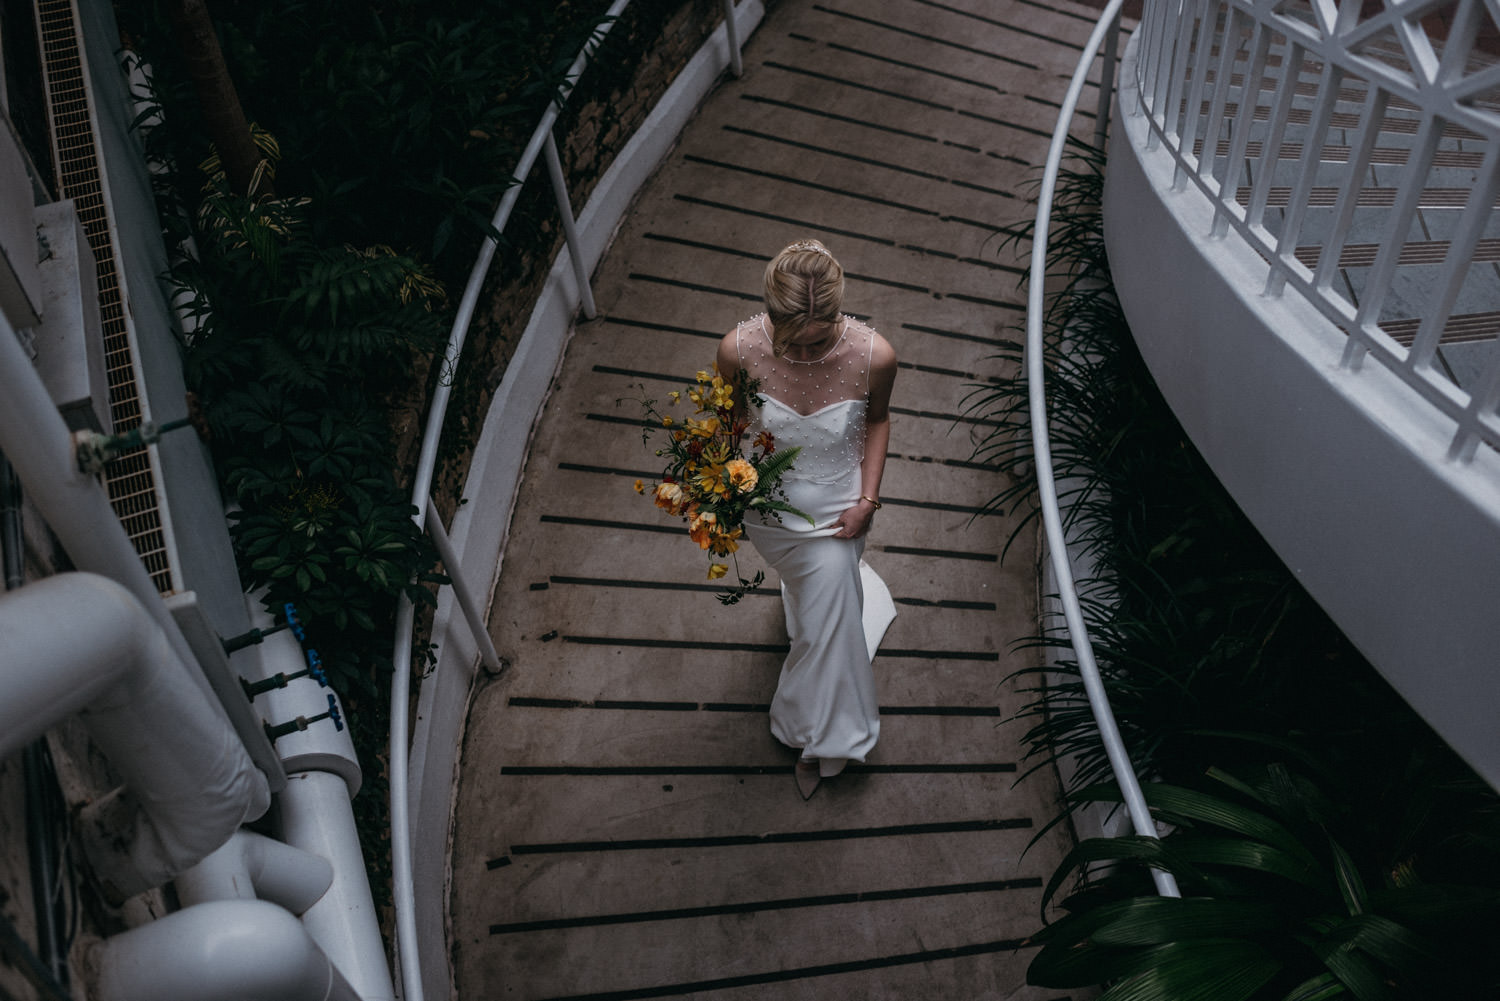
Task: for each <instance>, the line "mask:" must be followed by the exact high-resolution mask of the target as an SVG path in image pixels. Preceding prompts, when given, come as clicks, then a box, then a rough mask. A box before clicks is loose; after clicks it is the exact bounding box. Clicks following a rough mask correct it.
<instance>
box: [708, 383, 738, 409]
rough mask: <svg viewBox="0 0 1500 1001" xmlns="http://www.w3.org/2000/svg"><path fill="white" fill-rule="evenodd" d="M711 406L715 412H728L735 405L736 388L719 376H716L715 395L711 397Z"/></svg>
mask: <svg viewBox="0 0 1500 1001" xmlns="http://www.w3.org/2000/svg"><path fill="white" fill-rule="evenodd" d="M709 405H710V406H712V407H713V408H714V409H715V410H728V409H729V408H730V407H732V406H733V405H734V387H733V386H730V385H728V384H727V383H725V381H724V380H723V379H720V378H719V377H718V376H714V387H713V393H712V395H711V396H710V397H709Z"/></svg>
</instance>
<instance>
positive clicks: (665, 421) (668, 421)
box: [661, 414, 676, 428]
mask: <svg viewBox="0 0 1500 1001" xmlns="http://www.w3.org/2000/svg"><path fill="white" fill-rule="evenodd" d="M674 423H676V422H675V421H673V420H672V415H671V414H667V415H666V416H665V417H663V418H662V419H661V426H662V427H664V428H669V427H671V426H672V425H673V424H674Z"/></svg>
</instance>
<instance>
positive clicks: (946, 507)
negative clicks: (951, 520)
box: [881, 497, 1000, 518]
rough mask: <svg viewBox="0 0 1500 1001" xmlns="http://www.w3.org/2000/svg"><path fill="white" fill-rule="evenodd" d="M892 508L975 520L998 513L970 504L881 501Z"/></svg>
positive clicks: (895, 499) (890, 499)
mask: <svg viewBox="0 0 1500 1001" xmlns="http://www.w3.org/2000/svg"><path fill="white" fill-rule="evenodd" d="M881 503H882V504H889V505H891V506H893V507H915V508H921V509H922V510H923V511H954V512H957V513H958V514H970V515H974V516H975V517H977V518H992V517H994V516H996V515H998V514H999V513H1000V512H998V511H994V510H991V509H990V508H985V507H974V506H973V505H971V504H939V503H938V502H937V501H913V500H902V499H901V498H899V497H887V498H886V499H884V500H882V501H881Z"/></svg>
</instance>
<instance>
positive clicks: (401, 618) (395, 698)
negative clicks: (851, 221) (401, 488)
mask: <svg viewBox="0 0 1500 1001" xmlns="http://www.w3.org/2000/svg"><path fill="white" fill-rule="evenodd" d="M629 5H630V0H615V3H614V4H612V5H611V6H610V8H609V10H608V11H607V12H606V13H605V15H604V23H603V26H602V27H601V28H600V29H599V30H597V31H596V32H594V34H593V35H591V36H590V38H589V40H588V42H586V43H585V44H584V46H583V49H582V51H580V52H579V54H578V56H577V58H576V59H574V61H573V64H572V65H571V66H570V67H569V68H568V71H567V73H566V74H565V76H564V79H563V83H562V85H561V86H559V88H558V91H557V94H556V96H555V97H554V99H553V101H552V102H551V103H550V104H549V105H548V106H547V110H546V111H545V112H543V114H542V117H541V120H540V121H539V122H538V123H537V126H536V129H535V130H533V132H532V135H531V140H530V141H529V142H528V143H527V144H526V148H525V150H524V151H523V152H522V154H521V158H520V160H519V162H518V164H517V166H516V169H515V171H514V173H513V175H512V178H511V184H510V186H509V187H508V188H507V189H506V192H505V194H504V196H503V197H502V198H501V199H500V204H499V206H498V207H497V208H496V210H495V214H494V216H493V218H492V219H491V220H490V227H491V232H490V233H489V234H488V235H487V236H486V237H485V240H484V243H483V245H482V246H481V247H480V250H479V254H478V256H477V257H476V259H475V261H474V266H473V267H472V268H471V269H470V271H469V280H468V283H467V284H466V285H465V286H464V294H463V297H462V299H461V300H460V301H459V306H458V311H457V313H456V314H455V316H454V319H453V325H452V327H451V329H450V332H449V336H448V342H447V345H446V346H445V348H444V350H443V355H442V361H441V365H442V369H441V370H440V377H439V379H438V384H437V387H436V388H435V389H434V391H433V395H432V401H431V403H430V404H429V407H428V413H427V422H426V425H425V426H424V428H423V434H422V447H421V450H420V452H419V455H418V459H417V467H416V472H415V475H414V477H413V486H412V506H413V507H415V508H416V513H415V514H413V515H412V520H413V521H414V522H416V524H417V526H418V527H419V528H421V529H423V530H424V531H427V532H428V533H429V535H431V536H432V537H433V539H434V541H435V542H436V543H437V545H438V546H439V547H440V549H441V551H442V553H441V555H442V558H443V562H444V566H445V567H446V569H447V571H448V577H449V578H450V580H451V581H452V583H453V587H454V590H455V595H456V597H457V598H458V602H459V605H460V607H461V608H462V610H463V612H464V615H465V619H466V621H467V622H468V624H469V627H470V631H471V632H472V633H473V635H474V640H475V643H476V645H477V646H478V648H479V653H480V656H481V658H483V660H484V663H485V664H486V666H488V667H489V668H490V670H491V671H493V672H495V673H499V672H500V671H501V669H502V665H501V662H500V658H499V656H498V654H497V653H496V652H495V648H494V645H493V643H492V642H491V640H490V637H489V633H488V631H487V630H486V629H485V628H484V623H483V621H482V618H481V616H479V614H478V612H477V609H478V608H479V607H480V605H479V604H478V603H477V602H476V601H475V600H474V598H473V596H472V593H471V591H470V589H469V588H468V586H467V585H466V584H465V583H464V581H463V580H462V578H461V577H460V575H459V571H458V567H457V565H456V564H457V559H456V555H455V554H454V552H453V550H452V548H451V546H449V545H448V542H447V538H446V536H445V535H444V533H443V530H442V522H441V519H439V518H437V517H436V514H435V512H434V511H433V510H432V508H431V498H430V494H431V490H432V479H433V475H434V470H435V469H436V466H437V450H438V444H439V441H440V439H441V436H442V429H443V423H444V418H445V416H446V414H447V410H448V402H449V397H450V396H451V393H452V387H453V383H454V381H455V378H454V370H455V369H456V368H457V366H458V361H459V357H460V356H461V355H462V353H463V346H464V341H465V340H466V339H467V337H468V332H469V325H470V323H471V322H472V321H473V316H474V310H475V309H476V307H477V305H478V302H479V295H480V292H481V290H482V288H483V286H484V280H485V277H486V276H487V275H488V273H489V269H490V264H491V262H492V261H493V259H494V256H495V251H496V249H497V247H498V239H499V236H500V234H502V233H503V232H504V230H505V226H506V223H507V222H508V221H509V220H510V216H511V212H512V211H513V210H514V209H515V205H516V202H517V200H518V199H519V198H520V194H521V187H522V186H523V185H524V184H525V183H526V180H527V178H528V177H529V176H530V175H531V172H532V169H533V168H534V167H535V165H536V160H537V157H538V156H542V155H545V157H546V160H547V168H548V177H549V179H550V181H551V183H552V190H553V194H554V196H555V198H556V201H557V206H558V211H559V213H560V214H561V216H562V219H563V232H564V241H565V243H566V245H567V248H568V254H569V258H570V260H571V262H572V267H573V273H574V277H575V278H576V279H577V283H578V288H579V296H580V300H581V302H580V305H581V308H582V310H583V312H584V315H585V316H588V317H589V318H592V317H593V316H594V315H595V307H594V302H593V295H592V290H591V289H590V285H589V280H588V268H587V263H586V257H585V255H584V253H583V249H582V246H581V244H580V241H579V237H578V234H577V231H576V221H575V218H574V215H573V210H572V206H571V203H570V199H569V197H568V190H567V182H566V179H565V178H564V176H563V171H562V164H561V159H560V157H559V156H558V152H557V145H556V139H555V137H554V136H553V126H554V125H555V124H556V122H557V117H558V115H559V114H560V113H561V111H562V108H563V107H564V105H565V104H566V102H567V99H568V96H569V95H570V94H571V93H572V92H573V89H574V87H575V86H576V84H577V82H578V79H579V77H580V76H582V74H583V71H584V69H585V68H586V67H587V66H588V63H589V60H590V59H591V58H592V57H593V54H594V53H595V52H596V51H597V50H598V48H599V46H600V45H601V44H602V43H603V41H604V38H605V36H606V35H608V33H609V30H610V28H611V27H612V26H613V25H614V23H615V22H616V21H617V20H618V19H619V16H620V14H621V13H622V12H623V11H624V10H625V9H626V8H627V7H628V6H629ZM723 5H724V16H725V22H726V24H727V36H728V39H729V44H730V60H731V71H732V72H733V73H734V75H735V76H739V75H740V74H741V73H742V72H743V70H742V66H741V62H740V42H739V35H738V32H737V30H736V26H735V22H734V17H735V3H734V0H723ZM414 619H415V609H414V607H413V606H412V603H411V601H410V599H408V598H406V597H405V596H404V595H403V596H402V597H401V598H399V599H398V601H397V608H396V630H395V645H394V649H393V651H392V654H391V662H392V671H391V726H390V737H389V754H390V761H389V764H388V767H389V770H390V813H391V882H392V898H393V901H394V904H395V910H396V922H395V934H396V948H397V956H398V963H399V965H400V967H401V982H402V987H403V993H402V996H403V998H404V999H405V1001H422V999H423V988H422V978H421V959H420V957H419V955H418V953H417V929H416V908H415V888H414V886H413V881H412V856H411V818H410V815H409V805H410V804H409V792H408V765H409V760H408V759H409V756H410V746H409V743H410V742H409V739H408V735H407V731H408V725H409V720H408V701H409V697H410V691H411V644H412V637H413V629H414V625H413V623H414Z"/></svg>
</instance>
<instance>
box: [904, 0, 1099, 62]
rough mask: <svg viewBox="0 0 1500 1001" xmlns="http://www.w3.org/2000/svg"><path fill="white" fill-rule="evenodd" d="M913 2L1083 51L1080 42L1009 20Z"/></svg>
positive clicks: (932, 2)
mask: <svg viewBox="0 0 1500 1001" xmlns="http://www.w3.org/2000/svg"><path fill="white" fill-rule="evenodd" d="M913 2H914V3H920V4H925V5H927V6H928V7H936V8H937V9H938V10H946V11H948V12H949V13H952V14H958V15H959V16H961V17H970V18H973V19H974V20H976V21H983V22H984V23H985V24H992V25H994V26H995V27H997V28H1004V29H1005V30H1006V31H1014V32H1016V33H1017V34H1021V35H1029V36H1031V37H1032V38H1038V39H1041V40H1042V41H1044V42H1050V43H1052V44H1053V45H1057V46H1060V47H1062V48H1064V49H1072V50H1073V51H1074V52H1082V51H1083V46H1082V45H1078V44H1076V43H1074V42H1065V41H1063V40H1062V39H1060V38H1053V37H1052V36H1051V35H1044V34H1042V33H1041V32H1038V31H1028V30H1027V29H1025V28H1018V27H1016V26H1015V25H1014V24H1010V23H1008V22H1005V21H1002V20H1000V19H999V18H995V17H985V16H984V15H983V14H975V13H973V12H971V11H967V10H962V9H960V8H958V7H950V6H949V5H947V4H945V3H938V2H937V0H913ZM1048 9H1051V8H1048Z"/></svg>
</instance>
